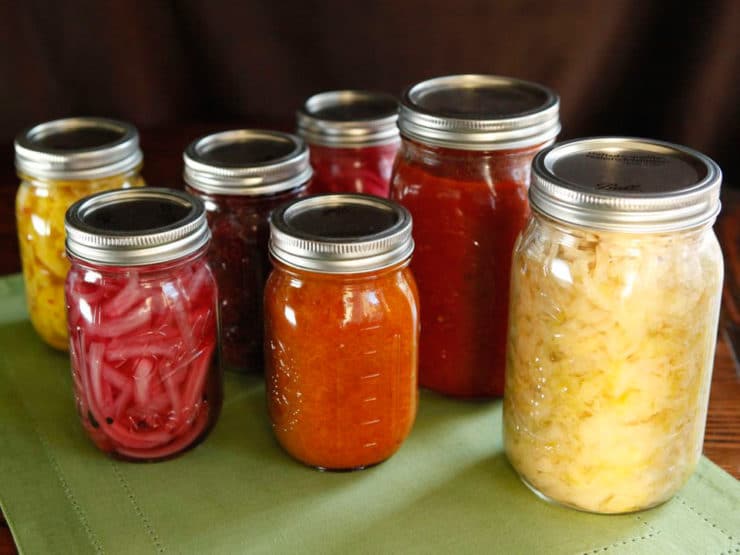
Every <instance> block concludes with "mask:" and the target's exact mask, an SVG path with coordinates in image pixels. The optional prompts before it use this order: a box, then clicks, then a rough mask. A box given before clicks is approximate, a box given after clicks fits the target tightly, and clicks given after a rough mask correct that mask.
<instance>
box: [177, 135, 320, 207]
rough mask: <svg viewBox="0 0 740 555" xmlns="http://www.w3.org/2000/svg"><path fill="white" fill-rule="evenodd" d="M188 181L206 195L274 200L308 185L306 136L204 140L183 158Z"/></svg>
mask: <svg viewBox="0 0 740 555" xmlns="http://www.w3.org/2000/svg"><path fill="white" fill-rule="evenodd" d="M183 159H184V161H185V174H184V177H185V182H186V183H187V184H188V185H190V186H191V187H193V188H194V189H197V190H198V191H202V192H204V193H215V194H227V195H250V196H252V195H254V196H256V195H273V194H276V193H280V192H283V191H289V190H291V189H295V188H297V187H301V186H304V185H306V184H307V183H308V181H309V179H311V175H312V170H311V165H310V163H309V160H308V149H307V148H306V144H305V143H304V142H303V140H302V139H301V138H300V137H296V136H295V135H291V134H288V133H280V132H278V131H264V130H260V129H236V130H233V131H223V132H221V133H214V134H213V135H207V136H205V137H201V138H200V139H197V140H195V141H193V142H192V143H190V145H189V146H188V147H187V149H185V153H184V154H183Z"/></svg>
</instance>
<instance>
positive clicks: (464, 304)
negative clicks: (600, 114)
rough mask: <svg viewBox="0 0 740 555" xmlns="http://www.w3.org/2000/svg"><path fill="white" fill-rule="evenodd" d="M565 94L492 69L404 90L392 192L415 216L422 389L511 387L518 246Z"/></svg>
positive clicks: (457, 391) (459, 393)
mask: <svg viewBox="0 0 740 555" xmlns="http://www.w3.org/2000/svg"><path fill="white" fill-rule="evenodd" d="M558 104H559V103H558V97H557V96H556V95H555V94H554V93H553V92H552V91H550V90H549V89H547V88H545V87H542V86H540V85H537V84H534V83H528V82H525V81H519V80H516V79H507V78H503V77H493V76H487V75H454V76H449V77H440V78H437V79H431V80H429V81H424V82H422V83H419V84H417V85H414V86H412V87H410V88H409V89H408V90H407V91H406V93H405V94H404V96H403V99H402V105H401V112H400V116H399V122H398V125H399V127H400V129H401V136H402V137H403V145H402V147H401V150H400V152H399V154H398V160H397V162H396V166H395V170H394V174H393V180H392V186H391V198H392V199H394V200H396V201H398V202H400V203H401V204H403V205H404V206H405V207H406V208H408V209H409V211H410V212H411V214H412V216H413V218H414V240H415V241H416V245H417V248H416V254H415V255H414V260H413V261H412V263H411V268H412V270H413V271H414V276H415V277H416V279H417V282H418V284H419V295H420V298H421V305H422V307H423V310H422V313H421V316H422V324H421V329H422V335H421V343H420V351H419V384H420V385H421V386H423V387H427V388H429V389H432V390H434V391H437V392H439V393H443V394H445V395H450V396H454V397H465V398H486V397H492V396H499V395H501V394H503V387H504V368H505V351H506V329H507V313H508V308H509V273H510V266H511V251H512V249H513V247H514V241H515V239H516V237H517V235H518V234H519V232H520V231H521V229H522V228H523V227H524V224H525V222H526V219H527V216H528V214H529V206H528V203H527V189H528V187H529V178H530V165H531V162H532V158H533V157H534V155H535V154H536V153H537V152H538V151H539V150H540V149H541V148H542V147H543V146H545V145H547V144H548V143H550V142H551V141H553V140H554V138H555V136H556V135H557V133H558V131H559V130H560V123H559V118H558Z"/></svg>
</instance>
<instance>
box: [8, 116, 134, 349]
mask: <svg viewBox="0 0 740 555" xmlns="http://www.w3.org/2000/svg"><path fill="white" fill-rule="evenodd" d="M141 161H142V155H141V150H140V149H139V135H138V133H137V131H136V129H135V128H134V127H133V126H132V125H130V124H128V123H124V122H122V121H115V120H110V119H102V118H68V119H60V120H55V121H50V122H47V123H42V124H40V125H36V126H34V127H30V128H28V129H26V130H24V131H22V132H21V133H20V134H19V135H18V136H17V137H16V140H15V167H16V170H17V172H18V177H19V178H20V179H21V184H20V187H19V189H18V194H17V195H16V205H15V214H16V224H17V226H18V241H19V243H20V253H21V263H22V266H23V279H24V282H25V288H26V301H27V304H28V311H29V315H30V317H31V323H32V324H33V327H34V328H35V330H36V332H37V333H38V334H39V336H41V338H42V339H43V340H44V341H45V342H46V343H48V344H49V345H51V346H52V347H54V348H56V349H67V348H68V341H67V320H66V315H65V313H64V278H65V277H66V275H67V271H68V270H69V262H68V261H67V259H66V257H65V254H64V213H65V212H66V210H67V208H69V207H70V205H71V204H72V203H73V202H75V201H76V200H78V199H80V198H82V197H84V196H87V195H90V194H93V193H95V192H98V191H103V190H106V189H119V188H127V187H140V186H143V185H144V181H143V179H142V178H141V176H140V175H139V171H140V170H141Z"/></svg>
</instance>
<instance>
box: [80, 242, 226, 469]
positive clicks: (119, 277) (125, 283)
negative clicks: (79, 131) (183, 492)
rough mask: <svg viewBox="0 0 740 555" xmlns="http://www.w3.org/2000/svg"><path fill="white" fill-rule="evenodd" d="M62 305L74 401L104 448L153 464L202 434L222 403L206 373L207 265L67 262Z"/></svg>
mask: <svg viewBox="0 0 740 555" xmlns="http://www.w3.org/2000/svg"><path fill="white" fill-rule="evenodd" d="M72 262H73V267H72V269H71V270H70V272H69V274H68V277H67V307H68V319H69V332H70V352H71V356H72V375H73V377H74V387H75V400H76V402H77V409H78V411H79V414H80V418H81V419H82V423H83V425H84V427H85V429H86V430H87V432H88V433H89V435H90V437H91V438H92V440H93V441H94V442H95V444H96V445H97V446H98V447H99V448H100V449H102V450H103V451H107V452H113V453H117V454H119V455H123V456H124V457H128V458H132V459H159V458H163V457H168V456H171V455H174V454H176V453H178V452H180V451H182V450H183V449H185V448H186V447H189V446H191V445H192V444H193V442H194V441H196V440H197V439H198V438H200V437H201V436H203V435H204V433H205V431H206V428H207V427H208V426H209V424H210V423H211V422H212V421H213V418H214V416H215V414H214V412H218V410H219V408H220V403H221V384H220V378H219V375H218V373H217V372H212V371H211V366H212V364H213V363H214V354H215V351H216V311H215V303H216V294H217V291H216V287H215V282H214V279H213V276H212V275H211V272H210V269H209V267H208V265H207V264H206V261H205V259H204V258H203V257H202V256H200V257H199V259H198V260H194V261H190V262H189V263H186V264H183V263H178V264H177V265H176V266H177V267H174V268H173V267H172V266H173V265H172V264H163V265H152V266H146V267H142V268H137V269H136V270H127V269H123V270H121V269H117V268H110V267H108V268H103V267H94V266H87V265H85V264H83V263H81V261H79V260H75V259H74V258H73V259H72Z"/></svg>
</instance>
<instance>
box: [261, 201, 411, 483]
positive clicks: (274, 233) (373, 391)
mask: <svg viewBox="0 0 740 555" xmlns="http://www.w3.org/2000/svg"><path fill="white" fill-rule="evenodd" d="M413 248H414V243H413V240H412V238H411V216H410V214H409V213H408V211H406V210H405V209H404V208H402V207H400V206H398V205H397V204H395V203H392V202H390V201H388V200H385V199H380V198H377V197H371V196H366V195H350V194H330V195H317V196H313V197H309V198H305V199H299V200H297V201H293V202H290V203H288V204H286V205H283V206H282V207H280V208H278V209H277V210H276V211H275V212H274V213H273V215H272V218H271V237H270V254H271V256H272V260H273V264H274V270H273V272H272V273H271V274H270V277H269V278H268V281H267V285H266V288H265V363H266V383H267V386H266V387H267V398H268V408H269V413H270V419H271V422H272V428H273V431H274V433H275V436H276V438H277V440H278V442H279V443H280V445H281V446H282V447H283V448H284V449H285V450H286V451H287V452H288V454H290V455H291V456H292V457H294V458H295V459H297V460H299V461H301V462H303V463H305V464H307V465H309V466H313V467H316V468H319V469H323V470H354V469H361V468H365V467H368V466H372V465H374V464H378V463H380V462H382V461H384V460H385V459H387V458H388V457H390V456H391V455H393V453H395V452H396V450H398V448H399V447H400V445H401V443H402V442H403V441H404V439H405V438H406V437H407V436H408V434H409V432H410V431H411V427H412V425H413V422H414V418H415V416H416V407H417V401H418V392H417V360H418V339H419V301H418V294H417V291H416V284H415V282H414V278H413V276H412V274H411V271H410V269H409V267H408V266H409V262H410V259H411V254H412V252H413Z"/></svg>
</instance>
